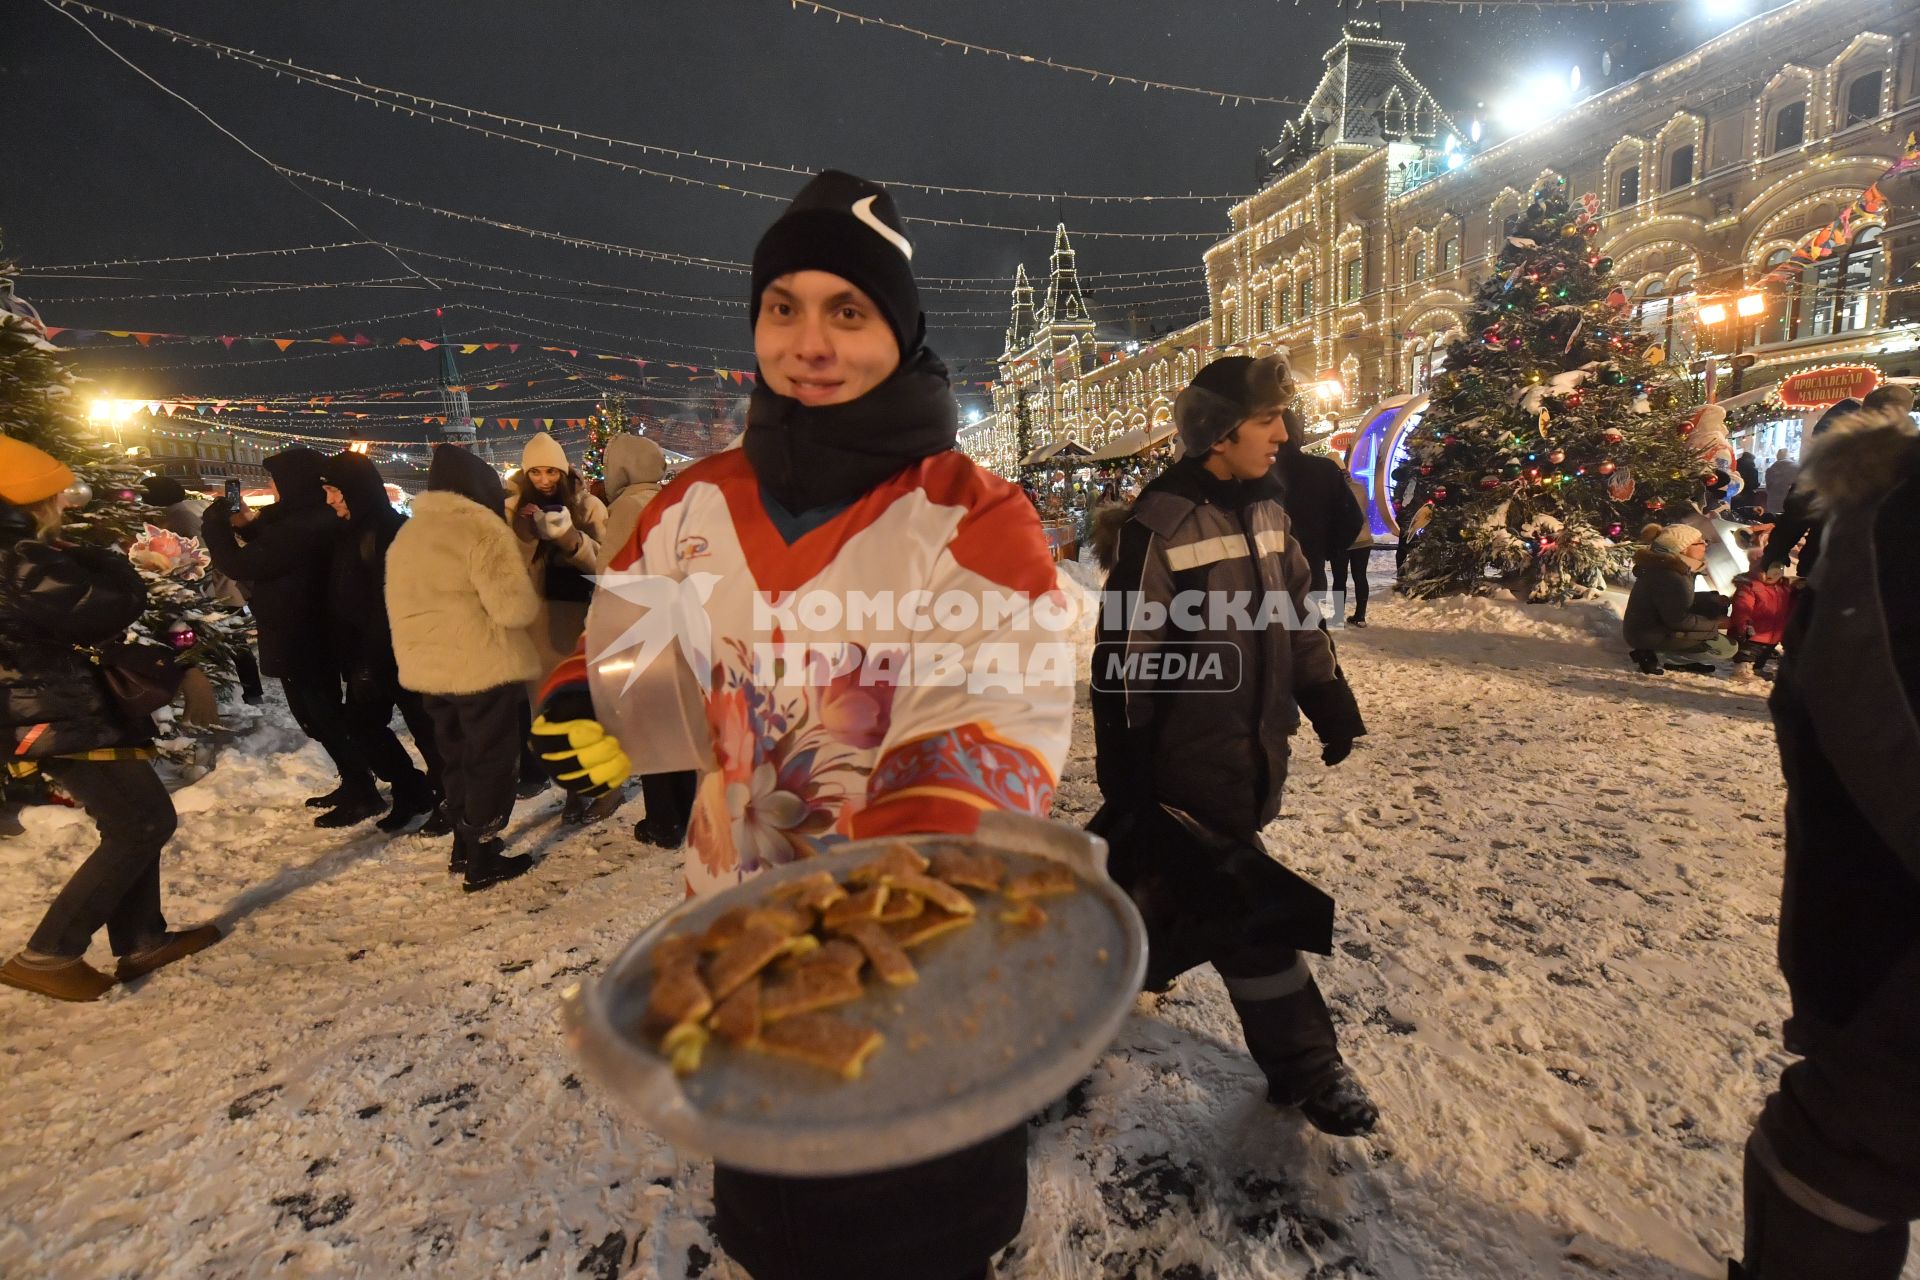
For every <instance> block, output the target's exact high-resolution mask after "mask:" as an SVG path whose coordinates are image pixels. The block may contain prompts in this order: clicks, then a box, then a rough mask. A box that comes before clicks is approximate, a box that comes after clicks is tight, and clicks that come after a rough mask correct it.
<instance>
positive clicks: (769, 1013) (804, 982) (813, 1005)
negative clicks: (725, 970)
mask: <svg viewBox="0 0 1920 1280" xmlns="http://www.w3.org/2000/svg"><path fill="white" fill-rule="evenodd" d="M865 992H866V987H864V986H863V985H862V984H861V982H860V975H858V974H855V973H848V972H847V971H846V970H844V969H835V968H833V967H831V966H829V965H822V964H803V965H801V966H800V967H799V968H798V969H795V970H794V971H793V972H792V973H790V974H787V975H785V976H784V977H780V978H775V979H773V980H771V981H769V982H768V983H767V986H766V990H764V991H763V992H761V995H760V1017H761V1019H762V1021H763V1022H764V1023H773V1022H778V1021H780V1020H781V1019H782V1018H791V1017H794V1016H795V1015H797V1014H802V1013H812V1012H813V1011H814V1010H815V1009H826V1008H831V1007H832V1006H833V1005H836V1004H845V1003H846V1002H847V1001H849V1000H858V999H859V998H860V997H861V996H862V995H863V994H865Z"/></svg>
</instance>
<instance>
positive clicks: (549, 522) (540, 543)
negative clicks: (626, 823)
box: [506, 431, 618, 822]
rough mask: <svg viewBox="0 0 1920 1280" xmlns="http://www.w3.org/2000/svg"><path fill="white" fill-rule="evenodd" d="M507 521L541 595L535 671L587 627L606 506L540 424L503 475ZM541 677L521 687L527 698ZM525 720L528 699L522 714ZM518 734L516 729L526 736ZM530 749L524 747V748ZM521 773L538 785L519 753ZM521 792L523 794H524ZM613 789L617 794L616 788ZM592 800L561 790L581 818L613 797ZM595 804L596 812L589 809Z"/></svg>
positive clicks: (602, 809) (572, 817)
mask: <svg viewBox="0 0 1920 1280" xmlns="http://www.w3.org/2000/svg"><path fill="white" fill-rule="evenodd" d="M506 485H507V523H508V524H509V525H511V526H512V527H513V533H514V537H515V538H516V539H518V541H519V543H520V556H521V559H522V560H523V561H524V562H525V564H526V566H527V573H528V574H529V576H531V577H532V579H533V589H534V590H535V591H536V592H538V593H539V595H540V616H539V617H537V618H535V619H534V623H533V627H532V635H533V644H534V648H535V649H537V650H538V651H539V654H540V671H541V672H542V674H544V673H545V672H548V671H551V670H553V668H554V667H556V666H558V665H559V663H560V661H561V659H563V658H565V657H567V656H568V655H569V654H571V653H572V652H573V650H574V646H575V645H577V644H578V643H579V641H580V636H581V634H582V633H583V632H585V631H586V629H587V603H588V602H589V601H590V600H591V599H592V598H593V580H592V578H591V577H590V575H591V574H593V573H594V572H596V571H597V569H598V566H599V557H600V544H601V543H603V542H605V541H606V537H607V507H606V504H605V503H603V502H601V501H600V499H598V498H596V497H594V496H593V494H592V493H591V492H589V491H588V489H587V486H586V483H585V482H584V481H582V480H581V478H580V477H579V475H578V474H576V473H575V472H574V469H573V463H572V461H571V460H570V459H568V457H567V453H566V450H564V449H562V448H561V447H560V442H559V441H557V440H555V439H554V438H553V437H552V436H550V435H548V434H547V433H546V432H544V431H542V432H539V433H538V434H536V435H535V436H534V437H533V439H531V440H529V441H527V447H526V448H525V449H523V450H521V451H520V469H519V470H518V471H516V472H514V473H513V474H512V475H510V476H508V477H507V481H506ZM539 692H540V681H539V680H538V679H535V680H534V681H532V682H531V683H529V684H528V686H527V696H528V698H529V699H532V698H534V697H536V696H538V694H539ZM527 723H528V724H529V725H531V724H532V711H531V703H529V711H528V720H527ZM525 736H526V735H525V734H524V733H523V734H522V735H521V737H522V739H523V740H524V739H525ZM529 754H530V753H529ZM522 764H523V768H522V770H521V776H522V778H524V779H534V780H538V781H539V782H540V783H541V784H542V785H544V783H545V780H546V776H545V773H544V771H542V770H541V769H540V768H539V766H538V763H537V762H533V761H528V760H523V761H522ZM523 794H524V793H523ZM614 795H615V796H616V797H617V795H618V793H617V792H615V793H614ZM602 800H603V803H601V804H599V805H593V804H589V803H588V802H586V801H583V800H580V799H579V798H577V797H575V796H571V795H569V796H568V797H567V804H566V807H565V808H564V809H563V810H561V817H562V818H563V819H564V820H566V821H570V822H585V821H587V820H589V818H590V817H595V818H597V817H605V816H606V814H607V813H608V812H611V811H612V810H613V809H614V808H616V807H617V806H618V800H617V799H615V800H613V801H611V802H605V797H603V798H602ZM595 809H597V810H598V812H590V811H591V810H595Z"/></svg>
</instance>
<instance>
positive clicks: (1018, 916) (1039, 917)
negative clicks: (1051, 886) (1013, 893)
mask: <svg viewBox="0 0 1920 1280" xmlns="http://www.w3.org/2000/svg"><path fill="white" fill-rule="evenodd" d="M1000 922H1001V923H1002V924H1021V925H1042V924H1045V923H1046V922H1047V913H1046V910H1045V909H1044V908H1042V907H1041V905H1040V904H1039V903H1037V902H1034V901H1032V900H1028V901H1024V902H1021V903H1018V904H1017V905H1015V906H1011V907H1008V908H1007V909H1006V910H1005V911H1002V912H1001V913H1000Z"/></svg>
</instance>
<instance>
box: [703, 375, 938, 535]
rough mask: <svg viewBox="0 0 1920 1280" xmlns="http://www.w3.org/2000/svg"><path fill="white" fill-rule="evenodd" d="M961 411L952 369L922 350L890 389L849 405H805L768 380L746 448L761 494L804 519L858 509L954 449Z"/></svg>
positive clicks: (884, 386) (757, 399) (891, 379)
mask: <svg viewBox="0 0 1920 1280" xmlns="http://www.w3.org/2000/svg"><path fill="white" fill-rule="evenodd" d="M959 429H960V410H959V405H958V404H956V403H955V401H954V398H953V392H952V390H951V389H950V388H949V387H948V386H947V367H946V365H944V364H942V363H941V362H940V357H938V356H936V355H934V354H933V352H931V351H929V350H928V349H927V348H925V347H921V348H920V350H919V352H918V353H916V354H915V355H914V356H913V357H912V358H911V359H910V360H908V361H907V362H906V363H904V364H902V365H901V366H900V367H899V368H898V369H895V370H894V371H893V373H892V374H890V375H889V376H888V378H887V380H886V381H885V382H882V383H881V384H880V385H879V386H877V387H875V388H874V389H873V390H871V391H869V392H867V394H866V395H864V396H861V397H860V398H859V399H858V400H849V401H848V402H847V403H845V404H829V405H820V406H817V407H815V406H809V405H803V404H801V403H800V402H799V401H798V400H795V399H793V398H792V397H791V396H783V395H780V394H779V393H777V392H774V391H770V390H768V389H767V386H766V379H765V377H764V376H762V377H761V379H760V380H759V381H758V382H756V383H755V385H754V388H753V398H752V400H751V401H750V402H749V403H748V406H747V432H746V435H745V436H744V437H743V438H742V440H741V442H740V447H741V448H742V449H743V450H745V451H746V455H747V461H748V463H750V464H751V465H752V467H753V473H754V476H755V477H756V478H757V479H758V480H759V481H760V484H761V487H762V488H764V489H765V490H766V491H767V492H768V493H769V494H771V495H772V496H773V498H774V499H775V501H777V502H779V503H780V505H781V506H783V507H785V508H786V509H787V510H788V511H791V512H795V513H799V512H802V511H811V510H814V509H816V508H819V507H827V506H833V505H836V504H840V503H846V502H850V501H852V500H853V499H855V498H857V497H859V496H860V495H861V494H863V493H865V492H866V491H867V490H869V489H871V488H873V487H874V486H875V485H877V484H879V483H880V482H881V481H883V480H885V479H886V478H887V477H888V476H891V475H894V474H896V473H898V472H900V471H902V470H904V469H905V468H907V467H910V466H912V465H913V464H914V463H916V462H918V461H920V459H922V458H930V457H932V456H933V455H934V454H936V453H945V452H946V451H947V450H948V449H951V448H953V446H954V440H955V438H956V436H957V435H958V433H959Z"/></svg>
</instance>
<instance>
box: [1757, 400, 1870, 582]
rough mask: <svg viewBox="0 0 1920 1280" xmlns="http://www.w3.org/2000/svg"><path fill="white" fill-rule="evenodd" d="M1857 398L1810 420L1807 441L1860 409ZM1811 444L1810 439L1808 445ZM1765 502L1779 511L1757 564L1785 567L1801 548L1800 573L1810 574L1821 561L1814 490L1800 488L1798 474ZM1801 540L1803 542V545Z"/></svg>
mask: <svg viewBox="0 0 1920 1280" xmlns="http://www.w3.org/2000/svg"><path fill="white" fill-rule="evenodd" d="M1860 409H1861V405H1860V402H1859V401H1858V400H1855V399H1853V398H1851V397H1849V398H1847V399H1845V400H1842V401H1841V402H1840V403H1839V404H1836V405H1834V406H1833V407H1832V408H1831V409H1828V410H1827V411H1826V412H1825V413H1823V414H1821V415H1820V420H1819V421H1818V422H1816V423H1814V424H1813V430H1812V431H1811V432H1810V433H1809V439H1810V441H1817V440H1819V439H1820V438H1821V437H1822V436H1824V435H1826V433H1827V431H1828V429H1829V428H1830V427H1832V426H1833V424H1834V423H1836V422H1838V421H1840V420H1842V419H1844V418H1850V417H1852V416H1853V415H1854V414H1856V413H1859V412H1860ZM1808 447H1809V448H1811V447H1812V445H1811V443H1810V444H1809V446H1808ZM1767 503H1768V505H1769V506H1771V507H1773V508H1774V509H1775V510H1777V511H1778V512H1779V513H1780V517H1779V519H1777V520H1775V521H1774V522H1773V532H1772V533H1770V534H1768V535H1767V549H1766V551H1765V552H1764V553H1763V554H1762V555H1761V557H1760V568H1762V569H1765V568H1768V567H1770V566H1772V565H1776V564H1777V565H1779V566H1780V567H1781V568H1783V569H1784V568H1786V567H1787V565H1788V562H1789V561H1790V560H1791V558H1792V556H1793V549H1794V548H1795V547H1799V548H1800V576H1801V577H1802V578H1811V577H1812V576H1813V569H1814V566H1815V565H1817V564H1819V563H1820V525H1821V521H1820V517H1819V516H1818V515H1817V514H1816V513H1815V512H1814V509H1813V491H1812V489H1811V488H1802V487H1801V485H1800V481H1799V479H1798V477H1796V478H1795V480H1794V484H1793V488H1791V489H1789V490H1788V491H1787V492H1786V493H1784V494H1779V495H1775V494H1771V493H1770V494H1768V495H1767ZM1802 543H1804V544H1805V545H1802Z"/></svg>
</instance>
